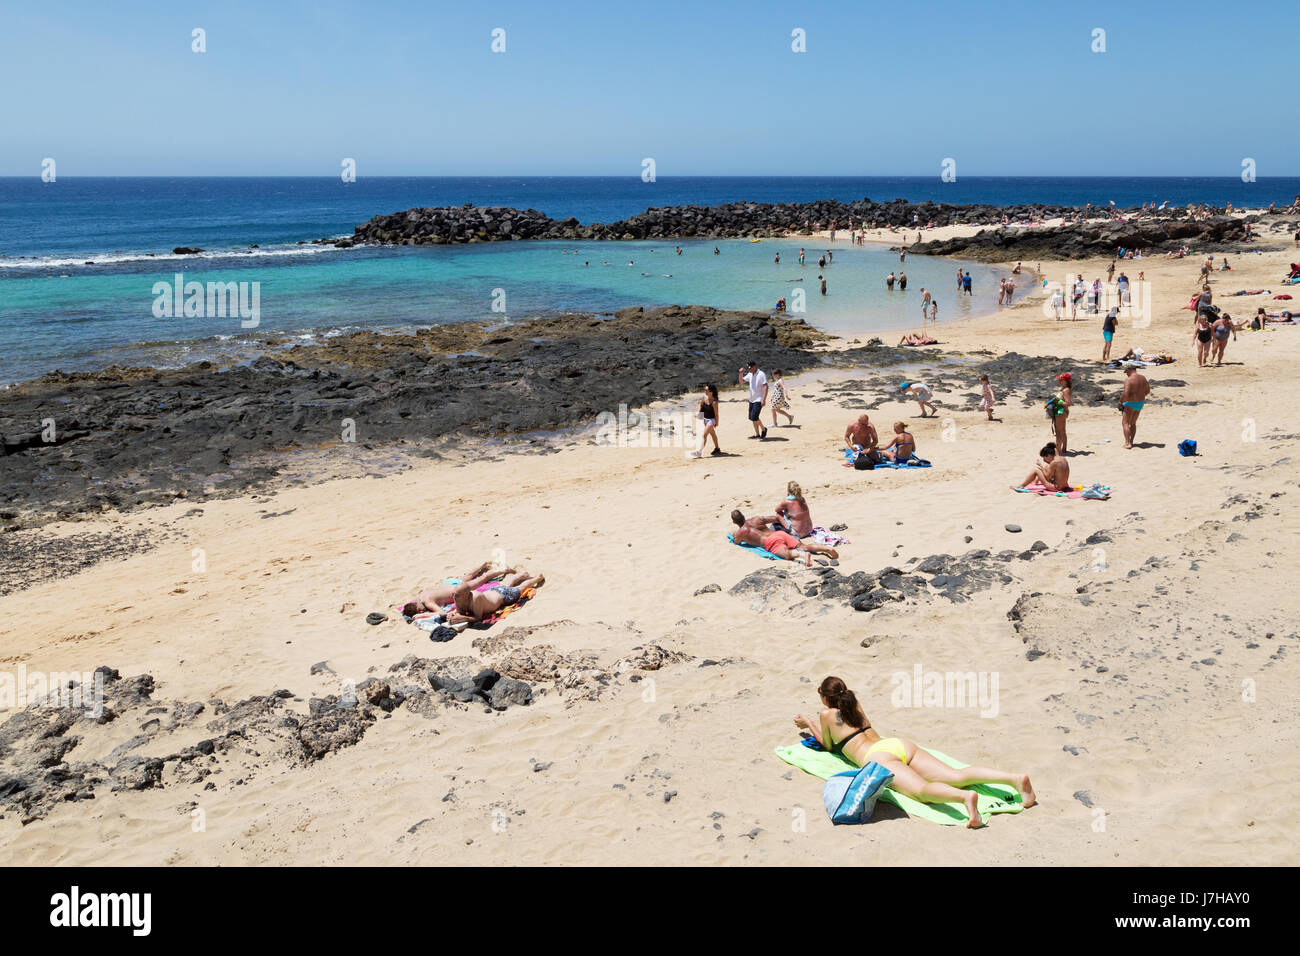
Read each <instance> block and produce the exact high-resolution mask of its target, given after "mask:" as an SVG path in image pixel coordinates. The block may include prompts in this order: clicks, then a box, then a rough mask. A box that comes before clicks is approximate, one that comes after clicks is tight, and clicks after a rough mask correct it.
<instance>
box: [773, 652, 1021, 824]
mask: <svg viewBox="0 0 1300 956" xmlns="http://www.w3.org/2000/svg"><path fill="white" fill-rule="evenodd" d="M817 693H818V694H820V695H821V699H822V706H823V707H824V708H825V709H824V710H823V711H822V712H821V719H820V721H819V722H818V724H817V726H814V725H813V724H812V723H811V722H810V721H809V720H808V718H807V717H805V716H804V715H803V714H799V715H797V716H796V717H795V719H794V723H795V726H796V727H798V728H800V729H801V730H807V731H808V732H809V733H811V734H812V735H813V736H814V737H816V738H817V742H818V743H819V744H821V745H822V747H824V748H825V749H827V750H829V751H830V752H831V753H833V754H837V755H840V756H843V757H844V758H845V759H846V760H851V761H853V763H855V764H857V765H858V766H859V767H862V766H865V765H866V764H867V763H869V762H871V761H873V760H874V761H875V762H876V763H878V764H880V766H882V767H884V768H885V769H886V770H888V771H889V772H890V773H892V774H893V775H894V779H893V780H891V781H890V782H889V788H890V789H891V790H897V791H898V792H899V793H902V794H905V795H907V796H909V797H912V798H913V799H916V800H921V801H923V802H925V803H961V804H965V806H966V814H967V816H969V817H970V821H969V822H968V823H967V824H966V826H968V827H972V828H974V827H979V826H983V825H984V821H983V820H982V819H981V818H980V814H979V809H978V807H977V806H976V803H975V801H976V799H977V798H978V794H976V793H975V791H974V790H959V789H958V788H959V787H967V786H970V785H971V784H974V783H1000V784H1004V785H1005V786H1009V787H1014V788H1015V789H1016V790H1018V791H1019V792H1020V795H1021V797H1022V798H1023V799H1024V805H1025V806H1026V807H1032V806H1033V805H1034V803H1035V801H1036V799H1037V798H1036V797H1035V796H1034V788H1033V787H1032V786H1030V784H1029V777H1028V775H1027V774H1023V773H1004V772H1003V771H1001V770H991V769H989V768H988V767H964V768H962V769H961V770H955V769H953V768H952V767H949V766H948V765H947V764H945V763H943V762H942V761H940V760H939V759H938V758H937V757H934V756H931V755H930V754H929V753H927V752H926V751H924V750H922V749H921V748H920V747H918V746H917V745H916V744H915V743H914V742H913V741H911V740H907V739H905V738H903V737H881V736H880V734H878V733H876V731H875V730H873V729H872V727H871V722H870V721H869V720H867V718H866V715H865V714H863V713H862V708H861V707H859V706H858V698H857V697H856V696H855V695H854V693H853V691H851V690H849V688H848V686H847V685H846V684H845V683H844V681H842V680H840V679H839V678H838V677H827V678H826V679H825V680H824V681H822V683H821V686H820V687H818V688H817Z"/></svg>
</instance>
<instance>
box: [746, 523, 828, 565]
mask: <svg viewBox="0 0 1300 956" xmlns="http://www.w3.org/2000/svg"><path fill="white" fill-rule="evenodd" d="M731 521H732V523H733V524H735V525H736V530H735V531H733V532H732V533H731V539H732V540H733V541H735V542H736V543H737V544H748V545H753V546H754V547H756V548H762V549H763V550H764V551H766V552H768V553H769V554H774V555H776V556H777V557H778V558H784V559H785V560H786V561H798V560H799V559H800V558H802V559H803V563H804V567H809V568H811V567H812V556H813V555H814V554H824V555H826V557H828V558H831V559H838V558H839V556H840V554H839V552H838V551H836V550H835V549H834V548H828V547H826V546H825V545H821V544H813V543H811V542H802V541H800V540H799V539H798V538H796V537H795V536H794V535H792V534H790V533H789V532H788V531H774V530H772V529H773V526H777V527H780V526H781V525H782V521H781V518H780V516H779V515H761V516H758V517H754V518H746V517H745V516H744V515H743V514H741V512H740V509H739V508H737V509H736V510H735V511H733V512H732V513H731Z"/></svg>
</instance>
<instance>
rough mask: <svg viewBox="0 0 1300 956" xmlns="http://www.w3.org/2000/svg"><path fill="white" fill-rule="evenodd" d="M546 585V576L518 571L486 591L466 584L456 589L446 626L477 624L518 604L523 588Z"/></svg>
mask: <svg viewBox="0 0 1300 956" xmlns="http://www.w3.org/2000/svg"><path fill="white" fill-rule="evenodd" d="M545 583H546V575H544V574H536V575H532V574H529V573H528V572H527V571H520V572H519V573H518V574H515V575H513V576H512V577H510V579H509V580H507V581H502V582H501V583H498V584H494V585H492V587H490V588H488V589H487V590H486V591H476V590H474V589H473V588H472V587H470V586H469V584H468V583H466V584H462V585H461V586H460V587H458V588H456V593H455V604H456V609H455V610H454V611H452V612H451V613H450V614H448V615H447V623H448V624H459V623H461V622H462V621H468V622H470V623H472V624H477V623H478V622H480V621H482V620H483V619H484V618H485V617H487V616H489V615H491V614H495V613H496V612H497V611H499V610H501V609H502V608H503V607H506V606H508V605H510V604H518V603H519V599H520V598H521V597H523V593H522V592H523V591H524V589H525V588H540V587H541V586H542V585H543V584H545Z"/></svg>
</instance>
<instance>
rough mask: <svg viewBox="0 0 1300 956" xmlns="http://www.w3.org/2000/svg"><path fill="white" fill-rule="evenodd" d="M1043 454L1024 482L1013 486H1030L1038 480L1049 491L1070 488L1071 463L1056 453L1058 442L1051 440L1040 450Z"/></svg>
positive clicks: (1067, 489) (1040, 453)
mask: <svg viewBox="0 0 1300 956" xmlns="http://www.w3.org/2000/svg"><path fill="white" fill-rule="evenodd" d="M1038 454H1039V455H1040V456H1041V457H1040V458H1039V459H1038V461H1036V462H1035V463H1034V470H1033V471H1031V472H1030V473H1029V477H1027V478H1026V479H1025V480H1024V481H1023V482H1021V483H1020V484H1018V485H1012V486H1011V487H1012V488H1028V487H1029V486H1030V485H1032V484H1034V483H1035V482H1037V483H1038V484H1041V485H1042V486H1043V487H1044V488H1046V489H1047V490H1048V491H1069V490H1070V463H1069V462H1068V461H1066V460H1065V459H1064V458H1061V457H1059V456H1058V455H1057V454H1056V442H1051V441H1049V442H1048V443H1047V444H1046V445H1044V446H1043V447H1042V449H1041V450H1040V451H1039V452H1038Z"/></svg>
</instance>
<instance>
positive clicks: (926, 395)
mask: <svg viewBox="0 0 1300 956" xmlns="http://www.w3.org/2000/svg"><path fill="white" fill-rule="evenodd" d="M898 390H899V391H900V392H902V393H903V395H904V396H907V395H911V396H912V397H913V398H915V399H916V403H917V404H918V405H920V406H921V417H922V418H925V417H927V416H926V413H925V410H926V409H927V408H928V409H929V410H930V411H931V412H933V413H934V414H935V415H938V414H939V410H938V409H937V408H935V407H934V403H933V402H932V401H931V399H933V398H934V395H933V393H931V391H930V387H929V386H928V385H922V384H921V383H920V382H904V383H903V384H902V385H900V386H898Z"/></svg>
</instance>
